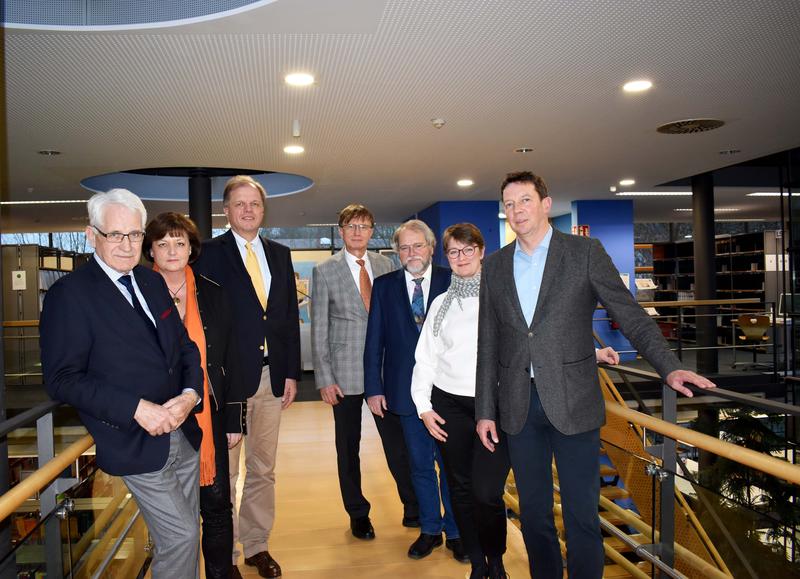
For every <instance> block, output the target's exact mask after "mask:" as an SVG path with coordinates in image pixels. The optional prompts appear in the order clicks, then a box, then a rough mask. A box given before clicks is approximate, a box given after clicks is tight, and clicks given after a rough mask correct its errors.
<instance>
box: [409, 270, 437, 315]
mask: <svg viewBox="0 0 800 579" xmlns="http://www.w3.org/2000/svg"><path fill="white" fill-rule="evenodd" d="M403 271H405V274H406V290H407V291H408V303H411V301H412V300H413V299H414V288H415V287H416V286H417V284H416V283H415V282H414V280H415V279H419V278H420V277H422V304H423V306H424V307H425V309H426V310H427V309H428V295H429V294H430V292H431V274H432V272H433V267H431V266H428V269H426V270H425V273H423V274H422V275H421V276H420V275H419V274H417V275H411V274H410V273H408V271H407V270H403ZM425 317H426V318H427V317H428V315H427V314H425Z"/></svg>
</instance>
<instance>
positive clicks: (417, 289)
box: [411, 277, 425, 330]
mask: <svg viewBox="0 0 800 579" xmlns="http://www.w3.org/2000/svg"><path fill="white" fill-rule="evenodd" d="M423 279H424V278H421V277H418V278H416V279H415V280H414V284H416V285H414V293H413V294H412V296H411V312H412V313H413V314H414V322H416V324H417V330H422V324H423V322H424V321H425V301H424V300H423V297H422V280H423Z"/></svg>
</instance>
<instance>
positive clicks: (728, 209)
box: [674, 207, 740, 213]
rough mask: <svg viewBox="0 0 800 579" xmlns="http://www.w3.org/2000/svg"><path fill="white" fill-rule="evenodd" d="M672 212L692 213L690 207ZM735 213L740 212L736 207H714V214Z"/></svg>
mask: <svg viewBox="0 0 800 579" xmlns="http://www.w3.org/2000/svg"><path fill="white" fill-rule="evenodd" d="M674 211H682V212H685V213H691V212H692V211H694V209H692V208H691V207H689V208H685V207H681V208H680V209H675V210H674ZM736 211H740V209H739V208H738V207H715V208H714V213H735V212H736Z"/></svg>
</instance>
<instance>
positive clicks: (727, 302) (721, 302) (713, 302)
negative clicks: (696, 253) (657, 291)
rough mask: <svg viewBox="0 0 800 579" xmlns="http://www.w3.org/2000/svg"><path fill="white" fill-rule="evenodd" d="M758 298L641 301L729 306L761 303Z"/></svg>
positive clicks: (669, 305) (672, 305)
mask: <svg viewBox="0 0 800 579" xmlns="http://www.w3.org/2000/svg"><path fill="white" fill-rule="evenodd" d="M760 303H762V301H761V300H760V299H758V298H739V299H733V300H673V301H669V302H666V301H665V302H639V305H640V306H642V307H643V308H678V307H686V308H692V307H695V306H729V305H743V304H760Z"/></svg>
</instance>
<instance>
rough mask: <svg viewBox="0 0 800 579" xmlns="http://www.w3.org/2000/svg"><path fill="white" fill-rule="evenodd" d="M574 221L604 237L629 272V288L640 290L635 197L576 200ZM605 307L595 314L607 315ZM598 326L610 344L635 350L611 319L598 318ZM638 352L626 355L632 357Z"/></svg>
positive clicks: (612, 254) (622, 270)
mask: <svg viewBox="0 0 800 579" xmlns="http://www.w3.org/2000/svg"><path fill="white" fill-rule="evenodd" d="M572 225H588V226H589V236H590V237H593V238H595V239H598V240H600V242H601V243H602V244H603V247H605V249H606V252H607V253H608V255H609V256H610V257H611V260H612V261H613V262H614V265H615V266H616V267H617V269H618V270H619V271H620V273H627V274H628V276H629V286H630V287H629V289H631V290H632V293H633V294H634V295H635V293H636V285H635V281H634V279H635V277H636V275H635V270H634V267H635V262H634V256H633V201H632V200H630V199H626V200H620V201H616V200H614V201H573V202H572ZM605 317H608V314H607V313H606V311H605V310H598V312H597V313H596V314H595V318H605ZM594 330H595V332H596V333H597V334H598V336H600V338H601V339H602V340H603V342H604V343H605V344H606V345H607V346H611V347H613V348H614V349H615V350H618V351H619V350H631V349H633V347H632V346H631V345H630V342H628V340H627V339H626V338H625V336H623V335H622V332H620V331H619V330H613V329H611V324H610V323H609V322H608V321H596V322H595V323H594ZM634 357H635V355H634V354H628V355H625V356H622V359H623V360H626V361H627V360H632V359H633V358H634Z"/></svg>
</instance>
